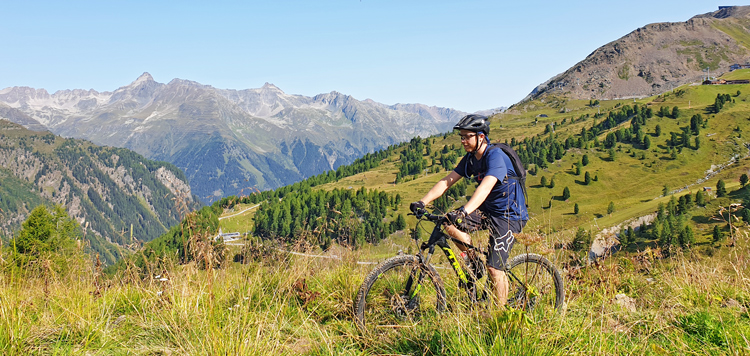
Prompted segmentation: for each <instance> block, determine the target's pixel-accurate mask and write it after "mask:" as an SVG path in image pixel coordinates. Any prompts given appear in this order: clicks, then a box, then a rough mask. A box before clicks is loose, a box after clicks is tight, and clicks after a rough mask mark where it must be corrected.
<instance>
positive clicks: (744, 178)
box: [740, 173, 748, 188]
mask: <svg viewBox="0 0 750 356" xmlns="http://www.w3.org/2000/svg"><path fill="white" fill-rule="evenodd" d="M747 182H748V177H747V174H746V173H742V175H741V176H740V184H741V185H742V187H743V188H744V187H745V185H747Z"/></svg>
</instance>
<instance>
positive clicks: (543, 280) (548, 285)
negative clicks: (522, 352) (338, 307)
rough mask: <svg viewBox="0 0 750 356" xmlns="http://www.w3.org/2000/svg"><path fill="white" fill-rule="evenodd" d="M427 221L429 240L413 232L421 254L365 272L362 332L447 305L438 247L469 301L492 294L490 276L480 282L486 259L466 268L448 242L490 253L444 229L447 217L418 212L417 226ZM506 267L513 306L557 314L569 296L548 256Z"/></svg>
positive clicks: (539, 315) (409, 322)
mask: <svg viewBox="0 0 750 356" xmlns="http://www.w3.org/2000/svg"><path fill="white" fill-rule="evenodd" d="M423 221H429V222H432V223H434V225H435V226H434V228H433V230H432V233H431V234H430V238H429V240H428V241H427V242H423V243H422V244H421V245H419V237H418V235H417V234H414V235H415V236H413V239H414V242H415V244H417V245H418V252H417V254H416V255H406V254H400V255H398V256H394V257H391V258H389V259H387V260H385V261H383V262H382V263H381V264H379V265H378V266H377V267H376V268H375V269H374V270H373V271H372V272H370V273H369V274H368V275H367V277H365V280H364V282H363V283H362V286H361V287H360V289H359V292H358V293H357V297H356V299H355V301H354V308H355V310H354V312H355V321H356V323H357V326H358V327H359V328H360V330H362V331H363V332H370V331H376V330H381V331H382V330H394V329H398V328H403V327H410V326H413V325H416V324H418V323H419V322H420V321H421V320H429V317H430V316H435V315H438V314H440V313H441V312H443V311H445V310H446V309H447V307H448V303H447V295H446V294H447V293H446V289H445V286H444V282H443V279H442V278H441V276H440V274H439V273H438V272H437V270H436V269H435V266H434V265H432V264H431V263H430V260H431V259H432V256H433V254H434V252H435V247H438V248H440V249H441V250H442V251H443V253H444V254H445V257H446V258H447V259H448V262H449V264H450V266H451V267H452V269H453V271H454V272H455V273H456V276H457V278H458V287H459V288H458V289H463V290H465V291H466V293H467V300H468V303H469V304H470V305H476V304H482V303H483V304H489V303H488V302H489V301H490V300H491V299H492V298H493V294H492V293H493V292H492V286H491V282H490V279H489V278H487V277H485V279H486V285H485V286H484V288H482V285H481V283H480V282H481V277H482V276H486V275H487V273H486V271H485V270H484V268H485V267H484V266H485V263H484V261H481V260H480V261H478V263H473V265H474V266H475V268H474V270H471V269H469V268H467V266H465V264H463V265H462V263H460V262H459V260H458V258H457V256H456V253H455V252H454V251H453V249H452V248H451V247H450V245H449V244H448V241H453V242H454V244H457V245H464V246H465V247H467V249H468V250H473V251H475V252H476V255H477V256H484V259H485V260H486V254H484V253H481V251H480V250H479V249H478V248H477V247H474V246H473V245H471V244H466V243H464V242H462V241H460V240H458V239H455V238H454V237H452V236H450V235H448V234H447V233H446V232H445V230H444V225H445V223H447V222H448V219H447V218H446V217H445V216H443V215H435V214H429V213H426V212H425V213H424V214H421V216H418V221H417V227H416V228H417V229H418V228H419V227H420V224H421V223H422V222H423ZM480 259H481V257H480ZM504 269H505V273H506V275H507V276H508V282H509V288H508V301H507V303H508V306H509V307H511V308H515V309H522V310H524V311H525V312H526V313H527V316H529V317H530V318H531V320H532V321H537V320H541V319H544V318H549V317H552V316H553V315H555V314H556V313H557V312H559V311H560V310H561V308H562V305H563V302H564V298H565V293H564V286H563V279H562V277H561V276H560V272H559V271H558V270H557V268H555V266H554V265H553V264H552V263H551V262H550V261H549V260H547V259H546V258H544V257H543V256H541V255H538V254H534V253H524V254H520V255H517V256H515V257H513V258H509V261H508V262H507V263H506V265H505V266H504Z"/></svg>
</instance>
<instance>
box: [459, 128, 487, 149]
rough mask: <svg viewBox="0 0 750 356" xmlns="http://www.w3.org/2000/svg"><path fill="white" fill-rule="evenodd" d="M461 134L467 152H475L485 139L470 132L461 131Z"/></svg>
mask: <svg viewBox="0 0 750 356" xmlns="http://www.w3.org/2000/svg"><path fill="white" fill-rule="evenodd" d="M459 134H460V135H461V144H462V145H463V146H464V150H466V152H473V151H474V150H476V149H477V147H479V143H481V142H482V140H483V139H484V136H482V135H479V134H477V133H476V132H472V131H469V130H461V131H459Z"/></svg>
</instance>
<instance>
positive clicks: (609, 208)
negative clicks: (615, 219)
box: [607, 201, 615, 215]
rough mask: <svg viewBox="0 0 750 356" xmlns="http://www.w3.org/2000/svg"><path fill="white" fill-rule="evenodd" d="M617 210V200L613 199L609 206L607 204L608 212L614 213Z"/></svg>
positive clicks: (609, 213)
mask: <svg viewBox="0 0 750 356" xmlns="http://www.w3.org/2000/svg"><path fill="white" fill-rule="evenodd" d="M614 212H615V202H613V201H611V202H609V206H607V214H608V215H612V213H614Z"/></svg>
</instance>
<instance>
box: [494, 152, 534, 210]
mask: <svg viewBox="0 0 750 356" xmlns="http://www.w3.org/2000/svg"><path fill="white" fill-rule="evenodd" d="M490 147H493V148H500V149H502V150H503V152H504V153H505V155H507V156H508V158H510V161H511V163H512V164H513V171H514V172H516V175H515V176H511V175H508V176H507V179H509V180H515V181H517V182H518V183H519V184H520V185H521V191H522V192H523V198H524V204H525V205H526V207H527V208H528V207H529V197H528V194H527V193H526V168H524V166H523V162H521V158H520V157H519V156H518V153H516V151H515V150H514V149H513V148H512V147H510V146H509V145H507V144H505V143H502V142H498V143H493V144H492V145H490Z"/></svg>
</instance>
